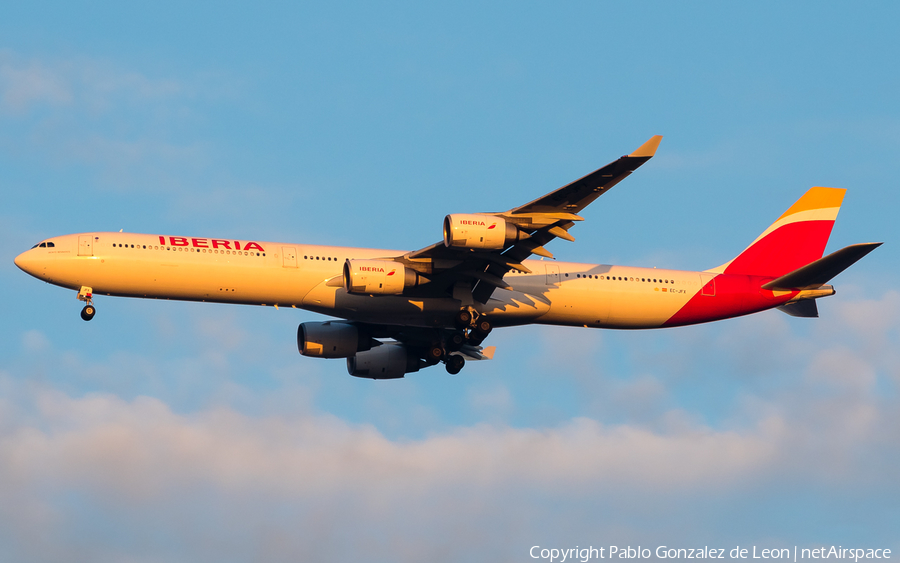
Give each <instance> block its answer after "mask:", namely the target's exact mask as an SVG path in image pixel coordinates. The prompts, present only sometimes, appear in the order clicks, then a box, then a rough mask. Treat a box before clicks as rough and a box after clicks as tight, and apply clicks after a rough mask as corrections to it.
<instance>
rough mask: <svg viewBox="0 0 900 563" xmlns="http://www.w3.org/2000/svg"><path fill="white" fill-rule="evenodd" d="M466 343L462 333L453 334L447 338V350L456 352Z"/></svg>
mask: <svg viewBox="0 0 900 563" xmlns="http://www.w3.org/2000/svg"><path fill="white" fill-rule="evenodd" d="M465 343H466V335H465V334H463V333H462V332H454V333H453V334H451V335H450V337H449V338H447V350H449V351H451V352H456V351H457V350H459V349H460V348H462V347H463V344H465Z"/></svg>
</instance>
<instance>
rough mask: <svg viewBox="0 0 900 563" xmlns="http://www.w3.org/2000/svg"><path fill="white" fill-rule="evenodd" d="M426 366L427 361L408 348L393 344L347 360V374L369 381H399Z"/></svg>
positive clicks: (360, 353) (384, 345) (361, 353)
mask: <svg viewBox="0 0 900 563" xmlns="http://www.w3.org/2000/svg"><path fill="white" fill-rule="evenodd" d="M424 365H425V360H422V359H420V358H419V357H418V356H415V355H412V354H410V353H409V350H407V348H406V346H404V345H403V344H399V343H397V342H392V343H389V344H383V345H381V346H378V347H376V348H372V349H371V350H369V351H366V352H359V353H358V354H356V355H355V356H350V357H349V358H347V373H349V374H350V375H352V376H354V377H366V378H369V379H398V378H400V377H403V375H404V374H407V373H411V372H414V371H419V368H421V367H422V366H424Z"/></svg>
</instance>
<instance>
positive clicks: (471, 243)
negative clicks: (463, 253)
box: [444, 213, 527, 250]
mask: <svg viewBox="0 0 900 563" xmlns="http://www.w3.org/2000/svg"><path fill="white" fill-rule="evenodd" d="M525 237H527V235H526V234H525V233H523V232H522V231H520V230H519V229H517V228H516V226H515V225H513V224H512V223H507V222H506V220H505V219H503V218H501V217H495V216H493V215H479V214H467V215H464V214H459V213H457V214H454V215H447V216H446V217H444V245H445V246H448V247H450V246H453V247H457V248H473V249H486V250H499V249H502V248H506V245H507V244H509V243H510V242H513V241H516V240H519V239H523V238H525Z"/></svg>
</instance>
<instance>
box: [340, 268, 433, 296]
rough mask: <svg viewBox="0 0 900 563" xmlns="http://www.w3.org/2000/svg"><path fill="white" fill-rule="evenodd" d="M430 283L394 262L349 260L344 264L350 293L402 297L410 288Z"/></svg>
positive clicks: (345, 277) (345, 281)
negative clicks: (404, 291)
mask: <svg viewBox="0 0 900 563" xmlns="http://www.w3.org/2000/svg"><path fill="white" fill-rule="evenodd" d="M427 281H428V279H427V278H424V277H422V276H420V275H419V274H418V272H416V271H415V270H411V269H409V268H406V267H405V266H404V265H403V264H401V263H400V262H394V261H393V260H347V261H346V262H344V289H346V290H347V292H348V293H357V294H367V295H400V294H401V293H403V290H404V289H406V288H408V287H415V286H417V285H421V284H423V283H426V282H427Z"/></svg>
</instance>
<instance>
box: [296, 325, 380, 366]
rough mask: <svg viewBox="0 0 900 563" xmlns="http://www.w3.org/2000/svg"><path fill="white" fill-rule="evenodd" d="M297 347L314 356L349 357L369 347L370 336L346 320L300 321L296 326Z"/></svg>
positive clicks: (370, 346) (304, 353)
mask: <svg viewBox="0 0 900 563" xmlns="http://www.w3.org/2000/svg"><path fill="white" fill-rule="evenodd" d="M297 348H298V349H299V350H300V353H301V354H303V355H304V356H312V357H314V358H349V357H350V356H352V355H353V354H356V353H357V352H362V351H365V350H369V349H371V348H372V338H371V337H369V335H367V334H365V333H363V332H362V331H360V330H359V328H357V327H356V325H353V324H350V323H346V322H340V321H326V322H324V323H302V324H301V325H300V326H299V327H297Z"/></svg>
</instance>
